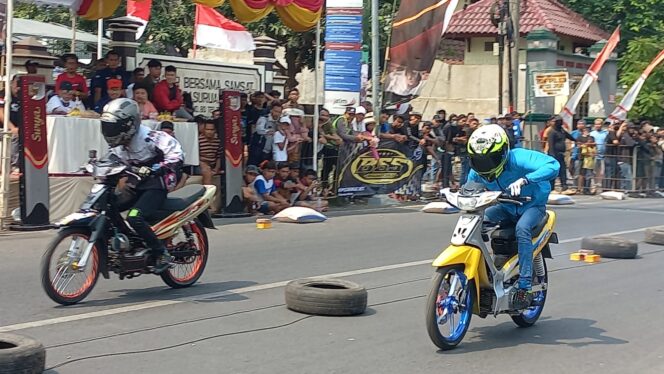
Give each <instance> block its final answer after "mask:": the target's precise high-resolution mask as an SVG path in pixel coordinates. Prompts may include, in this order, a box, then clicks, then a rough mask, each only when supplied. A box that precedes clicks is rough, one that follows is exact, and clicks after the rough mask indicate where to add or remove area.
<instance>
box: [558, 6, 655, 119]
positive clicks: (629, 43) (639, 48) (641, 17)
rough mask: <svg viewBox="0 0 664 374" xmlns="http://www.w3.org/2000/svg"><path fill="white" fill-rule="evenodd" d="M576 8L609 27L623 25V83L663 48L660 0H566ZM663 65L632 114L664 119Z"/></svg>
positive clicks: (621, 66) (628, 83) (587, 17)
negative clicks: (663, 101) (663, 102)
mask: <svg viewBox="0 0 664 374" xmlns="http://www.w3.org/2000/svg"><path fill="white" fill-rule="evenodd" d="M564 2H565V3H566V4H567V5H568V6H569V7H570V8H571V9H573V10H574V11H576V12H578V13H579V14H581V15H583V16H584V17H585V18H586V19H587V20H589V21H591V22H593V23H594V24H596V25H598V26H599V27H601V28H603V29H605V30H606V31H609V32H610V31H613V30H614V29H615V28H616V27H617V26H618V25H620V26H621V30H622V32H621V43H620V47H619V52H624V53H621V57H620V83H622V84H625V85H627V86H631V85H632V84H633V83H634V82H635V81H636V79H637V78H638V76H639V75H640V74H641V72H642V71H643V70H644V69H645V68H646V66H648V64H649V63H650V61H651V60H652V59H653V58H654V57H655V56H656V55H657V53H659V51H660V50H662V49H663V48H664V44H663V43H662V42H661V41H660V39H661V38H662V36H663V35H664V3H662V1H661V0H614V1H606V0H564ZM663 89H664V73H663V72H662V67H660V68H659V69H655V71H654V72H653V74H652V75H651V76H650V78H648V80H647V81H646V83H645V85H644V87H643V88H642V89H641V93H640V94H639V97H638V98H637V100H636V103H635V104H634V108H633V109H632V112H631V113H630V115H632V114H634V115H637V116H645V117H649V118H651V119H664V108H663V107H662V100H663V99H664V95H663V94H662V90H663Z"/></svg>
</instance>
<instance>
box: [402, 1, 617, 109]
mask: <svg viewBox="0 0 664 374" xmlns="http://www.w3.org/2000/svg"><path fill="white" fill-rule="evenodd" d="M512 1H515V0H512ZM459 3H460V5H459V8H458V9H459V10H458V11H457V12H456V13H455V14H454V16H453V17H452V20H451V22H450V26H449V28H448V29H447V32H446V33H445V35H444V37H443V39H442V41H441V46H440V49H439V51H438V60H437V61H436V62H435V64H434V68H433V70H432V71H431V74H430V75H429V79H428V81H427V83H426V84H425V86H424V88H423V90H422V92H421V96H420V98H418V99H416V100H414V101H413V103H412V104H413V106H414V107H415V108H416V109H417V110H421V111H423V112H425V113H424V114H425V116H428V115H429V114H430V113H434V112H435V111H436V110H438V109H445V110H447V112H448V113H464V112H474V113H479V114H480V115H482V116H485V117H486V116H488V115H493V114H497V113H499V112H504V111H505V110H506V109H507V99H506V98H507V89H508V88H507V87H508V85H507V74H505V77H504V80H503V82H504V84H503V92H502V94H503V98H504V100H503V107H502V108H499V107H498V106H499V99H498V98H499V96H500V95H499V84H498V80H499V79H498V77H499V72H498V66H499V61H498V53H497V51H498V43H497V37H498V28H497V27H496V26H494V24H493V23H492V21H491V17H490V13H491V12H492V11H494V10H495V9H494V8H493V7H494V4H496V0H479V1H472V0H466V1H465V4H464V0H461V1H460V2H459ZM469 3H470V4H469ZM520 10H521V17H520V29H519V31H520V36H521V38H520V41H519V51H520V52H519V77H518V88H517V92H518V95H517V97H518V99H517V103H516V104H517V105H516V109H517V110H518V111H519V112H526V111H528V110H531V111H532V112H534V113H540V114H542V115H544V114H547V115H550V114H553V113H557V112H558V111H559V110H560V108H561V107H562V106H563V105H564V104H565V102H566V101H567V98H568V95H567V94H565V95H560V94H559V95H558V96H548V97H542V96H541V95H542V94H543V92H544V91H542V90H537V93H536V92H535V91H536V88H537V87H536V80H539V81H540V82H541V81H542V80H541V75H542V73H545V75H546V73H547V72H551V73H552V76H556V77H560V76H567V77H568V81H567V83H568V84H569V87H570V92H569V94H571V93H573V91H574V89H575V87H576V84H577V82H578V81H579V80H580V79H581V78H582V77H583V75H584V74H585V72H586V70H587V69H588V67H589V66H590V64H591V63H592V61H593V60H594V57H595V54H596V53H597V52H598V51H599V49H601V46H602V44H601V43H602V42H601V41H602V40H606V39H608V37H609V36H610V35H609V33H607V32H606V31H605V30H602V29H601V28H600V27H598V26H597V25H594V24H592V23H590V22H588V21H587V20H585V19H584V18H583V17H582V16H581V15H579V14H578V13H575V12H574V11H572V10H570V9H569V8H567V7H566V6H565V5H563V4H562V3H561V2H560V1H558V0H520ZM598 42H600V43H599V44H598ZM556 73H561V74H557V75H556ZM556 79H557V78H556ZM616 82H617V66H616V61H615V60H609V61H608V62H607V63H606V65H605V67H604V68H603V69H602V71H601V72H600V78H599V79H598V83H595V84H593V87H591V89H590V90H589V93H588V94H587V95H586V96H585V97H584V99H583V101H582V103H581V104H580V106H579V109H578V110H577V113H578V114H579V115H580V116H605V115H607V114H608V113H610V112H611V110H612V109H613V106H614V105H615V93H616V86H617V85H616ZM540 88H541V87H540ZM545 91H546V92H550V90H545ZM537 95H539V96H537Z"/></svg>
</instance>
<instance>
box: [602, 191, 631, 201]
mask: <svg viewBox="0 0 664 374" xmlns="http://www.w3.org/2000/svg"><path fill="white" fill-rule="evenodd" d="M599 196H600V197H601V198H602V199H604V200H625V199H626V198H627V195H625V194H624V193H623V192H618V191H606V192H602V193H601V194H599Z"/></svg>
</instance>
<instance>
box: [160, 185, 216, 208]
mask: <svg viewBox="0 0 664 374" xmlns="http://www.w3.org/2000/svg"><path fill="white" fill-rule="evenodd" d="M204 194H205V187H203V186H202V185H200V184H190V185H188V186H184V187H182V188H180V189H179V190H176V191H173V192H171V193H169V194H168V196H167V197H166V201H164V204H162V206H161V209H159V210H162V211H167V212H177V211H180V210H185V209H186V208H187V207H188V206H189V205H191V204H193V203H194V202H195V201H196V200H198V199H200V198H201V196H203V195H204Z"/></svg>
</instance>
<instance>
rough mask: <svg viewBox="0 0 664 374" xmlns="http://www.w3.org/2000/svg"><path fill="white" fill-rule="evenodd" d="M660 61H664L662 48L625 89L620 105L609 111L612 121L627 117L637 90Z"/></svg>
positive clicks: (636, 95) (639, 89)
mask: <svg viewBox="0 0 664 374" xmlns="http://www.w3.org/2000/svg"><path fill="white" fill-rule="evenodd" d="M662 61H664V50H662V51H661V52H659V54H658V55H657V57H655V59H654V60H652V62H651V63H650V65H648V67H647V68H646V70H644V71H643V73H641V76H640V77H639V79H637V80H636V82H635V83H634V85H633V86H632V87H631V88H630V89H629V91H627V94H626V95H625V97H623V99H622V101H621V102H620V105H618V106H617V107H616V109H615V110H614V111H613V113H611V115H610V116H609V119H610V120H612V121H614V122H619V121H624V120H625V119H626V118H627V113H628V112H629V111H630V110H631V109H632V107H633V106H634V102H635V101H636V98H637V97H638V96H639V92H640V91H641V88H643V84H644V83H645V82H646V79H648V76H649V75H650V73H652V71H653V70H654V69H655V68H656V67H657V65H659V64H661V63H662Z"/></svg>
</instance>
